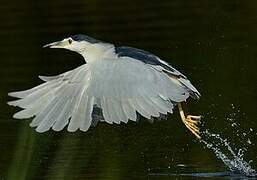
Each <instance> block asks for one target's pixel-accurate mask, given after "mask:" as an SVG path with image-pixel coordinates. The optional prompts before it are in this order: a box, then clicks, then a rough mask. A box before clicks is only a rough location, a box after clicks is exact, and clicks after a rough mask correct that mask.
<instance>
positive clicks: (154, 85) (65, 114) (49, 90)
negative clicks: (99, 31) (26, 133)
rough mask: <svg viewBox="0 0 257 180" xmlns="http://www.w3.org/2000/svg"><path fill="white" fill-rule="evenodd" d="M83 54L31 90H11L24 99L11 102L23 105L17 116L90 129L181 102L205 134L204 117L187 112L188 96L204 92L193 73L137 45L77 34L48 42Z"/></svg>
mask: <svg viewBox="0 0 257 180" xmlns="http://www.w3.org/2000/svg"><path fill="white" fill-rule="evenodd" d="M44 47H49V48H64V49H68V50H70V51H75V52H77V53H79V54H80V55H81V56H82V57H83V58H84V60H85V64H83V65H81V66H79V67H78V68H76V69H74V70H70V71H68V72H65V73H63V74H59V75H56V76H39V78H40V79H41V80H43V81H44V82H43V83H42V84H40V85H38V86H36V87H34V88H32V89H29V90H24V91H17V92H11V93H8V95H9V96H12V97H16V98H19V99H18V100H13V101H9V102H8V104H9V105H12V106H18V107H20V108H23V110H21V111H19V112H17V113H15V114H14V115H13V117H14V118H16V119H26V118H31V117H33V120H32V122H31V123H30V126H31V127H36V131H37V132H40V133H41V132H45V131H48V130H49V129H51V128H52V129H53V130H55V131H60V130H62V129H64V127H65V126H67V125H68V128H67V130H68V131H69V132H74V131H76V130H78V129H80V130H81V131H87V130H88V129H89V128H90V126H96V124H97V123H98V122H99V121H100V122H101V121H104V122H107V123H110V124H113V123H116V124H120V123H121V122H123V123H127V122H128V120H131V121H138V117H139V116H140V115H141V116H143V117H145V118H147V119H148V120H149V121H150V122H153V121H154V119H155V118H158V117H160V116H162V115H167V113H173V109H174V108H175V106H178V109H179V113H180V116H181V119H182V122H183V123H184V124H185V126H186V127H187V128H188V129H189V130H190V131H191V132H192V133H193V134H194V135H195V136H196V137H197V138H200V132H199V127H198V126H197V125H198V122H199V120H200V118H201V116H192V115H188V114H187V113H186V112H185V111H184V108H185V105H186V100H187V99H188V98H189V97H192V98H194V99H199V98H200V93H199V92H198V91H197V89H196V88H195V87H194V86H193V85H192V84H191V82H190V81H189V80H188V78H187V77H186V76H185V75H183V74H182V73H180V72H179V71H178V70H176V69H175V68H173V67H172V66H171V65H170V64H168V63H167V62H165V61H164V60H162V59H160V58H159V57H157V56H156V55H154V54H152V53H149V52H147V51H144V50H140V49H137V48H133V47H127V46H121V47H116V46H115V45H113V44H110V43H106V42H103V41H100V40H97V39H94V38H91V37H89V36H86V35H73V36H71V37H68V38H65V39H63V40H61V41H58V42H53V43H50V44H47V45H45V46H44Z"/></svg>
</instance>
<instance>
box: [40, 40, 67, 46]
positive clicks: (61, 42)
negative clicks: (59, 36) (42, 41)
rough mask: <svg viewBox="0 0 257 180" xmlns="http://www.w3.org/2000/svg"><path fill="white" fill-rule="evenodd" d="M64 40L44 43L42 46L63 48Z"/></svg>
mask: <svg viewBox="0 0 257 180" xmlns="http://www.w3.org/2000/svg"><path fill="white" fill-rule="evenodd" d="M66 44H67V43H66V42H65V41H58V42H53V43H50V44H46V45H44V46H43V48H47V47H48V48H64V47H65V46H66Z"/></svg>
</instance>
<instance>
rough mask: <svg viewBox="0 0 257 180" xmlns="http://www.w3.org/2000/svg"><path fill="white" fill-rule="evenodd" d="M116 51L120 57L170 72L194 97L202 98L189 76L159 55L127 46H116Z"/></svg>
mask: <svg viewBox="0 0 257 180" xmlns="http://www.w3.org/2000/svg"><path fill="white" fill-rule="evenodd" d="M115 51H116V53H117V54H118V57H131V58H132V59H134V60H138V61H141V62H144V63H145V64H149V65H151V66H152V67H154V68H156V69H158V70H160V71H163V72H165V73H167V74H169V75H170V77H171V78H173V79H174V80H178V81H179V82H180V83H182V84H183V85H184V86H185V87H186V88H187V89H188V91H189V93H190V95H191V96H192V97H193V98H195V99H198V98H200V96H201V95H200V93H199V92H198V91H197V89H196V88H195V87H194V86H193V85H192V84H191V82H190V81H189V80H188V79H187V77H186V76H185V75H183V74H182V73H181V72H179V71H178V70H176V69H175V68H173V67H172V66H171V65H170V64H168V63H167V62H165V61H163V60H161V59H160V58H159V57H158V56H156V55H154V54H152V53H150V52H147V51H144V50H141V49H137V48H133V47H127V46H121V47H116V48H115Z"/></svg>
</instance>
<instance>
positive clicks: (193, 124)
mask: <svg viewBox="0 0 257 180" xmlns="http://www.w3.org/2000/svg"><path fill="white" fill-rule="evenodd" d="M178 108H179V114H180V116H181V119H182V122H183V123H184V124H185V126H186V127H187V128H188V129H189V130H190V131H191V132H192V133H193V134H194V135H195V136H196V137H197V138H198V139H201V136H200V131H199V127H198V126H197V125H198V123H199V122H200V119H201V116H192V115H187V116H186V117H185V113H184V111H183V108H182V105H181V103H178Z"/></svg>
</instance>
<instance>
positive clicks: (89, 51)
mask: <svg viewBox="0 0 257 180" xmlns="http://www.w3.org/2000/svg"><path fill="white" fill-rule="evenodd" d="M114 51H115V50H114V46H113V45H112V44H90V45H88V46H87V47H86V48H85V50H84V51H82V52H80V53H81V55H82V56H83V57H84V58H85V61H86V62H87V63H92V62H94V61H97V60H98V61H99V60H101V59H103V58H112V57H115V53H114Z"/></svg>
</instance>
